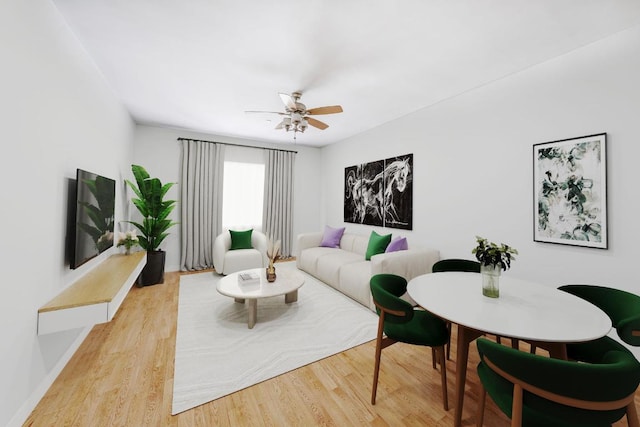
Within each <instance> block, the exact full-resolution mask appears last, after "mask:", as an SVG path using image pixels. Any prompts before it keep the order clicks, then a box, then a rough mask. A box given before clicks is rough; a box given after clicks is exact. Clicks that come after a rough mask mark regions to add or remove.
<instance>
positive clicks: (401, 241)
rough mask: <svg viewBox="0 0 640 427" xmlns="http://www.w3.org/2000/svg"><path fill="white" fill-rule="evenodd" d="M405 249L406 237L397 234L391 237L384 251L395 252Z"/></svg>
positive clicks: (407, 246)
mask: <svg viewBox="0 0 640 427" xmlns="http://www.w3.org/2000/svg"><path fill="white" fill-rule="evenodd" d="M407 249H409V245H408V244H407V238H406V237H400V236H398V237H396V238H395V239H393V240H392V241H391V243H389V246H387V249H385V250H384V251H385V252H397V251H406V250H407Z"/></svg>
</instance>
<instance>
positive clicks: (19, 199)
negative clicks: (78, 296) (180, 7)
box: [0, 0, 134, 426]
mask: <svg viewBox="0 0 640 427" xmlns="http://www.w3.org/2000/svg"><path fill="white" fill-rule="evenodd" d="M0 51H1V52H2V67H1V68H0V69H1V71H0V75H1V78H0V94H2V96H0V123H1V124H2V125H1V126H0V127H1V129H2V137H3V143H2V147H3V149H2V151H3V153H2V155H1V156H0V159H1V160H0V178H1V180H2V183H3V189H2V201H3V206H2V209H1V218H2V224H3V237H2V243H1V245H2V257H1V258H0V259H1V262H2V264H1V266H0V269H1V270H2V272H3V280H2V298H0V336H2V340H0V356H1V359H0V362H1V363H0V378H1V379H2V380H1V381H0V425H3V426H4V425H21V424H22V422H23V421H24V419H25V418H26V417H27V416H28V415H29V413H30V412H31V410H32V409H33V406H34V405H35V404H36V403H37V402H38V400H39V399H40V397H41V395H42V394H43V393H44V392H45V391H46V390H47V388H48V387H49V385H50V384H51V382H52V381H53V379H55V377H56V376H57V374H58V373H59V371H60V369H61V368H62V367H63V366H64V364H65V363H66V362H67V361H68V358H69V357H70V356H71V354H72V353H73V351H75V349H76V348H77V346H78V345H79V344H80V342H81V340H82V339H83V338H84V336H85V335H86V333H87V331H85V330H72V331H67V332H61V333H55V334H49V335H45V336H40V337H39V336H37V335H36V321H37V311H38V308H39V307H41V306H42V305H44V304H45V303H46V302H47V301H49V300H50V299H51V298H53V297H54V296H55V295H56V294H57V293H59V292H60V291H61V290H62V289H64V288H65V287H66V286H68V285H69V284H71V283H72V282H73V280H74V279H75V278H77V277H79V276H80V275H82V274H84V273H86V272H87V271H88V270H89V269H91V268H92V267H94V266H95V265H96V264H97V262H98V261H99V260H98V259H94V260H93V261H91V262H89V263H88V264H86V265H85V266H83V267H81V268H80V269H79V270H75V271H72V270H70V269H69V265H68V261H66V260H65V256H64V242H65V233H66V221H67V201H68V198H69V197H70V196H71V197H73V195H70V194H69V193H68V185H69V183H70V181H73V180H75V173H76V168H82V169H86V170H89V171H92V172H95V173H98V174H101V175H105V176H108V177H110V178H113V179H117V180H118V184H121V183H122V180H121V174H122V171H123V170H125V169H126V168H127V167H128V164H129V162H130V156H131V138H132V133H133V126H134V125H133V122H132V121H131V119H130V117H129V115H128V113H127V112H126V111H125V110H124V109H123V107H122V106H121V105H120V103H119V101H117V100H116V98H115V97H114V96H113V94H112V92H111V91H110V90H109V88H108V87H107V86H106V85H105V83H104V80H103V78H102V76H101V75H100V74H99V73H98V72H97V70H96V68H95V67H94V65H93V63H92V62H91V61H90V60H89V59H88V57H87V55H86V54H85V52H84V50H83V49H82V48H81V47H80V45H79V44H78V42H77V41H76V39H75V37H74V36H72V35H71V33H70V32H69V31H68V29H67V27H66V25H65V24H64V22H63V21H62V19H61V18H60V16H59V14H58V13H57V10H56V9H55V8H54V6H53V5H52V4H51V3H50V2H49V1H47V0H33V1H28V2H25V1H20V0H8V1H4V2H2V6H0ZM117 194H118V199H117V201H116V215H117V216H118V217H121V216H122V209H123V206H124V203H123V199H122V191H121V188H120V187H118V189H117ZM112 251H113V250H112ZM101 258H103V257H101Z"/></svg>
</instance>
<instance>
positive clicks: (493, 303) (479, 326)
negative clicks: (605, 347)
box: [407, 272, 611, 426]
mask: <svg viewBox="0 0 640 427" xmlns="http://www.w3.org/2000/svg"><path fill="white" fill-rule="evenodd" d="M407 291H408V293H409V295H410V296H411V298H413V299H414V300H415V301H416V303H417V304H418V305H420V306H421V307H422V308H424V309H425V310H427V311H429V312H431V313H433V314H435V315H437V316H439V317H441V318H443V319H445V320H448V321H450V322H451V323H455V324H457V325H458V332H457V333H458V336H457V347H456V407H455V418H454V425H455V426H459V425H460V424H461V422H462V404H463V401H464V385H465V381H466V371H467V360H468V352H469V343H470V342H471V341H473V340H475V339H476V338H478V337H479V336H481V335H484V334H485V333H488V334H495V335H498V336H501V337H506V338H512V339H516V340H525V341H528V342H531V343H533V344H535V345H536V346H538V347H541V348H545V349H547V350H548V351H549V354H550V355H551V356H552V357H558V358H565V359H566V357H567V356H566V344H567V343H575V342H585V341H591V340H594V339H598V338H601V337H603V336H605V335H607V333H609V331H610V330H611V319H609V317H608V316H607V315H606V314H605V313H604V312H603V311H602V310H600V309H599V308H598V307H596V306H595V305H593V304H591V303H589V302H587V301H585V300H583V299H581V298H578V297H576V296H574V295H572V294H569V293H567V292H563V291H560V290H558V289H556V288H554V287H551V286H547V285H543V284H539V283H535V282H530V281H527V280H522V279H517V278H513V277H510V276H508V275H502V276H501V277H500V297H499V298H489V297H486V296H484V295H483V294H482V276H481V275H480V274H478V273H466V272H441V273H432V274H425V275H422V276H418V277H415V278H413V279H412V280H411V281H409V284H408V287H407Z"/></svg>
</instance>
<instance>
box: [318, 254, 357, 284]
mask: <svg viewBox="0 0 640 427" xmlns="http://www.w3.org/2000/svg"><path fill="white" fill-rule="evenodd" d="M360 261H364V259H363V258H362V255H360V254H355V253H353V252H349V251H345V250H342V249H333V252H331V253H327V254H324V255H322V256H321V257H319V258H318V262H317V264H316V273H315V274H314V275H315V276H316V277H317V278H318V279H320V280H322V281H323V282H325V283H327V284H329V285H331V286H333V287H334V288H337V287H338V284H339V283H340V282H339V280H340V269H341V268H342V267H343V266H345V265H347V264H351V263H354V262H360Z"/></svg>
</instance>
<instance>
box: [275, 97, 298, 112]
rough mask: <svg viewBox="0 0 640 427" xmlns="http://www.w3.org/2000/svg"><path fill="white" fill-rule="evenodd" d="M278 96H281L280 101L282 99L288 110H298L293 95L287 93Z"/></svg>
mask: <svg viewBox="0 0 640 427" xmlns="http://www.w3.org/2000/svg"><path fill="white" fill-rule="evenodd" d="M278 95H280V99H282V102H283V103H284V105H285V106H286V107H287V108H289V109H291V110H295V109H296V101H295V100H294V99H293V97H292V96H291V95H289V94H287V93H279V94H278Z"/></svg>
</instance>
